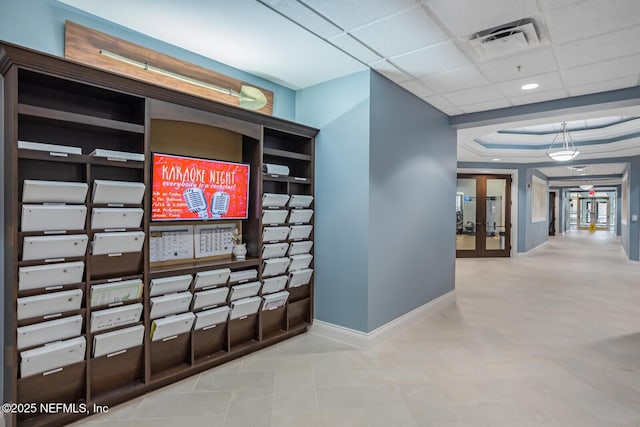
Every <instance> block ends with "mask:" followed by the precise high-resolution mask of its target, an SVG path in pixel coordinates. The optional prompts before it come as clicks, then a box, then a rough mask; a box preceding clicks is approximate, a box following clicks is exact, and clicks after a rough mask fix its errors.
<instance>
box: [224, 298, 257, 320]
mask: <svg viewBox="0 0 640 427" xmlns="http://www.w3.org/2000/svg"><path fill="white" fill-rule="evenodd" d="M261 303H262V298H260V297H250V298H244V299H240V300H237V301H233V302H232V303H231V315H230V316H229V317H230V318H231V320H233V319H241V318H243V317H245V316H249V315H251V314H255V313H257V312H258V309H259V308H260V304H261Z"/></svg>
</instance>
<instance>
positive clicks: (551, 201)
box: [548, 191, 556, 236]
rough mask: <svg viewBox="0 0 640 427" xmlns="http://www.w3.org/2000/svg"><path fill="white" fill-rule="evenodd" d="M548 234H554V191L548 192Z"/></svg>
mask: <svg viewBox="0 0 640 427" xmlns="http://www.w3.org/2000/svg"><path fill="white" fill-rule="evenodd" d="M548 206H549V215H548V218H549V236H555V235H556V192H555V191H550V192H549V205H548Z"/></svg>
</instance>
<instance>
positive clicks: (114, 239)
mask: <svg viewBox="0 0 640 427" xmlns="http://www.w3.org/2000/svg"><path fill="white" fill-rule="evenodd" d="M143 244H144V231H122V232H115V233H95V234H94V235H93V242H92V244H91V254H92V255H107V254H116V253H117V254H119V253H129V252H140V251H141V250H142V245H143Z"/></svg>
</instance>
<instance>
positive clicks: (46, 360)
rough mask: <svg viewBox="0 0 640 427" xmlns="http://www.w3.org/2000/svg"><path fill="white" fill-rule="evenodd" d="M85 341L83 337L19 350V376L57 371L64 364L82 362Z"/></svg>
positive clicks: (85, 347)
mask: <svg viewBox="0 0 640 427" xmlns="http://www.w3.org/2000/svg"><path fill="white" fill-rule="evenodd" d="M86 350H87V342H86V340H85V338H84V337H77V338H72V339H70V340H66V341H60V342H54V343H51V344H47V345H44V346H42V347H38V348H34V349H31V350H26V351H23V352H20V377H21V378H25V377H29V376H31V375H36V374H41V373H44V374H45V375H46V374H47V372H51V373H54V372H57V371H59V370H62V368H64V367H65V366H69V365H72V364H74V363H78V362H82V361H83V360H84V358H85V354H86Z"/></svg>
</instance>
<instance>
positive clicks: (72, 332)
mask: <svg viewBox="0 0 640 427" xmlns="http://www.w3.org/2000/svg"><path fill="white" fill-rule="evenodd" d="M80 332H82V316H81V315H79V314H77V315H75V316H70V317H65V318H62V319H56V320H48V321H46V322H41V323H34V324H33V325H28V326H21V327H19V328H18V341H17V344H16V346H17V348H18V350H20V349H22V348H27V347H33V346H36V345H40V344H44V343H47V342H53V341H59V340H64V339H67V338H73V337H76V336H78V335H80Z"/></svg>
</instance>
